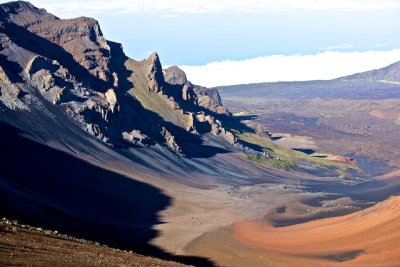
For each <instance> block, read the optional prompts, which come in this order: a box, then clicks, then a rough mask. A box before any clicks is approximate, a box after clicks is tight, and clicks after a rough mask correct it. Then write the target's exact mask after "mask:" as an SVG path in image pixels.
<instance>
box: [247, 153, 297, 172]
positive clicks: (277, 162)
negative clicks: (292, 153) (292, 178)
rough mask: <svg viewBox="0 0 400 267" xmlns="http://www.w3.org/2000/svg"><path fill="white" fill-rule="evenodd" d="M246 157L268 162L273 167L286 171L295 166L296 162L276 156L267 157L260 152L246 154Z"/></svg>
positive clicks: (258, 161) (264, 162)
mask: <svg viewBox="0 0 400 267" xmlns="http://www.w3.org/2000/svg"><path fill="white" fill-rule="evenodd" d="M247 159H249V160H250V161H254V162H257V163H261V164H268V165H270V166H272V167H274V168H278V169H284V170H286V171H290V170H293V169H294V168H295V167H296V164H295V163H294V162H290V161H287V160H282V159H278V158H269V157H266V156H263V155H261V154H256V155H247Z"/></svg>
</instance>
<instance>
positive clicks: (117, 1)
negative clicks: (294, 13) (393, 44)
mask: <svg viewBox="0 0 400 267" xmlns="http://www.w3.org/2000/svg"><path fill="white" fill-rule="evenodd" d="M31 1H32V3H33V4H35V5H38V6H40V7H44V8H46V9H47V10H48V11H50V12H54V13H55V14H57V15H59V16H61V17H68V16H76V15H77V14H79V15H82V14H86V15H88V14H89V15H93V14H99V13H110V12H112V13H138V12H150V13H161V14H193V13H215V12H225V11H234V12H274V11H288V10H300V11H340V12H369V11H372V12H375V11H393V10H396V9H400V3H399V1H398V0H279V1H277V0H246V1H243V0H113V1H109V0H85V1H84V2H82V1H81V0H70V1H67V0H59V1H53V0H31ZM1 2H5V1H1Z"/></svg>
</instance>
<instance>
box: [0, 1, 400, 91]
mask: <svg viewBox="0 0 400 267" xmlns="http://www.w3.org/2000/svg"><path fill="white" fill-rule="evenodd" d="M0 2H6V1H2V0H0ZM31 2H32V3H33V4H35V5H36V6H38V7H41V8H45V9H46V10H47V11H49V12H51V13H53V14H55V15H56V16H58V17H61V18H73V17H77V16H90V17H94V18H95V19H97V20H98V21H99V22H100V25H101V28H102V31H103V33H104V35H105V36H106V38H107V39H109V40H113V41H117V42H120V43H122V44H123V47H124V50H125V52H126V54H127V55H128V56H129V57H132V58H134V59H138V60H140V59H143V58H146V57H148V56H149V55H150V53H151V52H153V51H156V52H157V53H158V54H159V55H160V58H161V61H162V63H163V65H164V66H168V65H178V66H180V67H181V68H182V69H183V70H185V72H186V73H187V76H188V78H189V80H191V81H192V82H193V83H195V84H200V85H205V86H209V87H211V86H219V85H230V84H240V83H252V82H267V81H291V80H309V79H331V78H336V77H339V76H343V75H347V74H352V73H356V72H361V71H366V70H369V69H375V68H380V67H384V66H386V65H388V64H390V63H393V62H395V61H399V60H400V37H399V36H400V35H399V33H398V29H399V28H400V27H399V26H400V0H279V1H278V0H246V1H244V0H213V1H212V0H151V1H148V0H113V1H110V0H85V1H83V2H82V1H81V0H79V1H78V0H69V1H66V0H58V1H54V0H32V1H31Z"/></svg>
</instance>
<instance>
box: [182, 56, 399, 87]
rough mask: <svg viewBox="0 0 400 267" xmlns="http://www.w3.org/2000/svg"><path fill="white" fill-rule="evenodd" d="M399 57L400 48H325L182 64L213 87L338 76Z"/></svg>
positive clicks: (195, 80)
mask: <svg viewBox="0 0 400 267" xmlns="http://www.w3.org/2000/svg"><path fill="white" fill-rule="evenodd" d="M399 60H400V49H395V50H391V51H366V52H336V51H325V52H323V53H318V54H315V55H289V56H285V55H275V56H266V57H257V58H252V59H248V60H243V61H229V60H227V61H222V62H212V63H208V64H206V65H203V66H180V67H181V68H182V69H183V70H184V71H185V72H186V74H187V76H188V79H189V80H190V81H192V82H193V83H195V84H200V85H204V86H208V87H213V86H220V85H233V84H245V83H258V82H276V81H306V80H327V79H334V78H338V77H341V76H345V75H350V74H353V73H357V72H363V71H367V70H372V69H377V68H382V67H385V66H387V65H389V64H391V63H394V62H395V61H399Z"/></svg>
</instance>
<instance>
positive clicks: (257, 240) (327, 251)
mask: <svg viewBox="0 0 400 267" xmlns="http://www.w3.org/2000/svg"><path fill="white" fill-rule="evenodd" d="M233 231H234V235H235V236H236V238H237V240H239V242H240V243H242V244H246V245H248V246H252V247H257V248H261V249H263V250H264V251H266V252H267V253H268V254H269V255H271V259H273V258H276V259H279V261H277V262H275V263H276V264H274V265H273V266H331V265H333V266H335V265H342V266H398V265H399V263H400V196H396V197H392V198H390V199H388V200H386V201H384V202H382V203H379V204H377V205H375V206H373V207H370V208H368V209H365V210H362V211H359V212H355V213H353V214H350V215H346V216H341V217H334V218H328V219H321V220H316V221H311V222H306V223H303V224H298V225H292V226H287V227H273V226H272V225H271V224H270V223H268V222H265V221H257V220H254V221H242V222H239V223H236V224H235V225H234V227H233Z"/></svg>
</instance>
